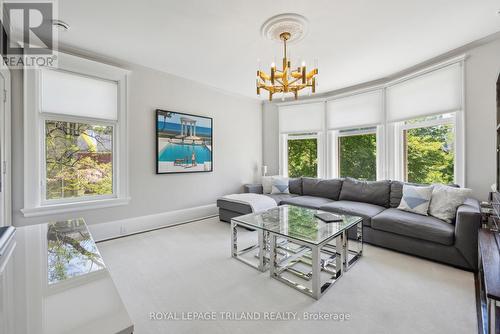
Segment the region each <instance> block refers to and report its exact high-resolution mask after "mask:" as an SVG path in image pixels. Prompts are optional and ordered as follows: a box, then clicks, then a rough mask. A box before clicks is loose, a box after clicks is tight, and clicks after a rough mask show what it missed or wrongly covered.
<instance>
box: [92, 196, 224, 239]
mask: <svg viewBox="0 0 500 334" xmlns="http://www.w3.org/2000/svg"><path fill="white" fill-rule="evenodd" d="M217 214H218V212H217V206H216V205H215V204H209V205H204V206H197V207H194V208H188V209H182V210H176V211H168V212H162V213H158V214H154V215H147V216H139V217H133V218H127V219H121V220H115V221H112V222H107V223H101V224H93V225H89V230H90V233H92V237H93V239H94V240H95V241H103V240H107V239H113V238H117V237H122V236H126V235H130V234H135V233H139V232H145V231H149V230H154V229H157V228H161V227H166V226H172V225H178V224H183V223H188V222H191V221H193V220H200V219H204V218H209V217H213V216H216V215H217Z"/></svg>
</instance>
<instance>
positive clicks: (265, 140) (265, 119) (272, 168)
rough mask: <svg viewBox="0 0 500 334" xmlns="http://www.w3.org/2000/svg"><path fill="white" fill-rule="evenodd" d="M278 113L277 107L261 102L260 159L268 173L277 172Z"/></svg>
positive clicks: (274, 173) (275, 173)
mask: <svg viewBox="0 0 500 334" xmlns="http://www.w3.org/2000/svg"><path fill="white" fill-rule="evenodd" d="M278 155H279V113H278V107H277V106H276V105H275V104H272V103H269V102H263V103H262V161H263V164H264V165H266V166H267V174H268V175H277V174H279V167H280V166H279V157H278Z"/></svg>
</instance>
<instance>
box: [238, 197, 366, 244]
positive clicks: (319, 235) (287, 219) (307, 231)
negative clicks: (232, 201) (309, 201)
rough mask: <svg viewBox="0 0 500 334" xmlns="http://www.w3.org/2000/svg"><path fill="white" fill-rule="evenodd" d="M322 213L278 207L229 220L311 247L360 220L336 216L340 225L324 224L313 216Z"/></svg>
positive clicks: (297, 207) (283, 206) (359, 218)
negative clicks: (308, 244)
mask: <svg viewBox="0 0 500 334" xmlns="http://www.w3.org/2000/svg"><path fill="white" fill-rule="evenodd" d="M323 212H324V211H321V210H314V209H307V208H302V207H299V206H293V205H282V206H279V207H277V208H273V209H271V210H268V211H265V212H261V213H252V214H248V215H244V216H239V217H235V218H233V220H235V221H237V222H241V223H244V224H247V225H250V226H255V227H257V228H262V229H264V230H266V231H269V232H273V233H278V234H281V235H283V236H286V237H291V238H295V239H298V240H301V241H305V242H308V243H312V244H320V243H321V242H323V241H324V240H326V239H328V238H330V237H332V236H336V235H339V234H340V233H342V231H343V230H345V229H348V228H350V227H352V226H354V225H355V224H357V223H359V222H360V221H361V220H362V219H361V217H357V216H350V215H340V216H341V217H342V221H340V222H332V223H326V222H324V221H323V220H321V219H319V218H316V217H315V216H314V215H315V214H316V213H323Z"/></svg>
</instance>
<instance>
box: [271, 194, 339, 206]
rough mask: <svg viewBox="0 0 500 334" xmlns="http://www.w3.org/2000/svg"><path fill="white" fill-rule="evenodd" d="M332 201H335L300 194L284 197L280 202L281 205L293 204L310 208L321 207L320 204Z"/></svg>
mask: <svg viewBox="0 0 500 334" xmlns="http://www.w3.org/2000/svg"><path fill="white" fill-rule="evenodd" d="M331 202H333V201H332V200H331V199H329V198H324V197H316V196H298V197H294V198H287V199H284V200H282V201H281V203H280V204H281V205H283V204H291V205H297V206H302V207H304V208H309V209H319V207H320V206H322V205H325V204H327V203H331Z"/></svg>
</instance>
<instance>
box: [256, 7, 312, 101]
mask: <svg viewBox="0 0 500 334" xmlns="http://www.w3.org/2000/svg"><path fill="white" fill-rule="evenodd" d="M307 23H308V22H307V19H306V18H305V17H303V16H301V15H298V14H281V15H276V16H273V17H271V18H270V19H269V20H267V21H266V22H264V24H263V25H262V29H261V33H262V36H263V37H265V38H268V39H271V40H274V41H279V42H282V43H283V65H282V68H281V69H278V68H276V64H275V63H272V64H271V74H270V75H268V74H267V73H265V72H264V71H261V70H260V69H259V70H257V95H260V90H261V89H265V90H267V91H268V92H269V101H272V99H273V94H275V93H282V98H283V99H284V97H285V94H287V93H293V94H294V97H295V99H297V98H298V92H299V91H300V90H302V89H305V88H307V87H310V88H311V93H315V92H316V75H317V74H318V69H317V68H314V69H313V70H311V71H309V72H307V69H306V64H305V62H302V64H301V65H300V66H297V67H293V66H292V63H291V61H290V59H288V57H287V44H292V43H295V42H298V41H300V40H302V39H303V38H304V37H305V36H306V35H307Z"/></svg>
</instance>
